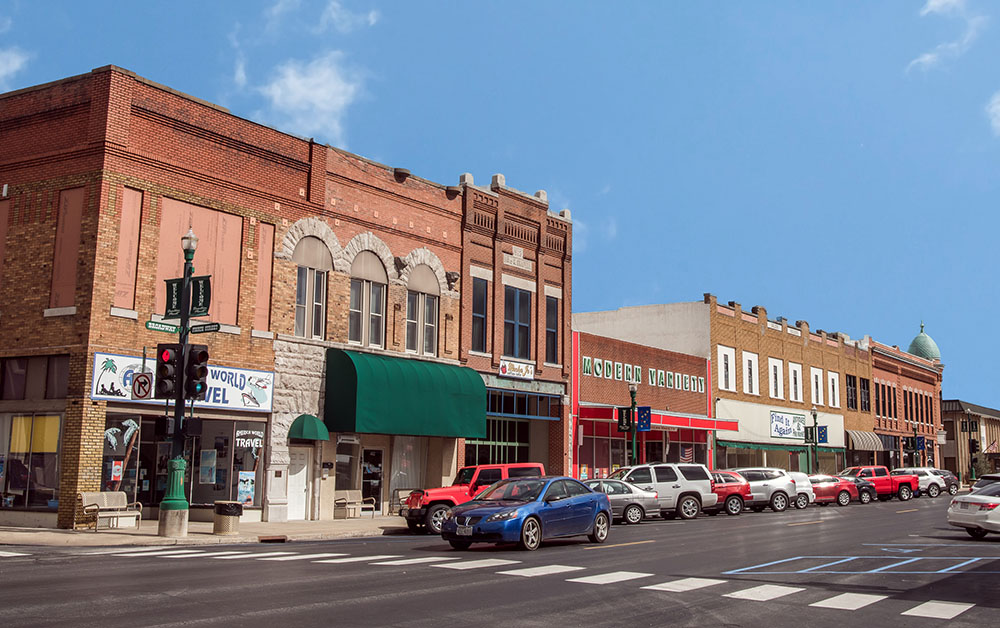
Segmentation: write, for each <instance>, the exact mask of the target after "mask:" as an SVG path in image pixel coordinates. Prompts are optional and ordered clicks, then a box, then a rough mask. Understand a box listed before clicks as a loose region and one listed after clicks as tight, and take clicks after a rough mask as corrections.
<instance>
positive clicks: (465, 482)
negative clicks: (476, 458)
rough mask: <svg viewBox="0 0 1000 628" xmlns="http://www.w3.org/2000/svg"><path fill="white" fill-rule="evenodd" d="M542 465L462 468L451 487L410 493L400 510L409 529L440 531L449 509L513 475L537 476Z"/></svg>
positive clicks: (489, 465)
mask: <svg viewBox="0 0 1000 628" xmlns="http://www.w3.org/2000/svg"><path fill="white" fill-rule="evenodd" d="M543 475H545V467H543V466H542V465H541V463H538V462H521V463H516V464H483V465H476V466H470V467H462V468H461V469H459V470H458V473H457V474H456V475H455V481H454V482H453V483H452V485H451V486H446V487H442V488H427V489H421V490H416V491H413V492H411V493H410V495H409V496H408V497H407V498H406V501H405V502H404V503H403V505H402V506H401V507H400V509H399V516H401V517H403V518H404V519H406V525H407V526H408V527H409V528H410V531H411V532H419V531H425V532H430V533H432V534H441V524H442V523H443V522H444V519H445V513H446V512H447V510H448V509H449V508H452V507H454V506H458V505H459V504H464V503H465V502H467V501H469V500H470V499H472V498H473V497H475V496H476V495H477V494H478V493H480V492H481V491H483V490H484V489H485V488H486V487H488V486H489V485H491V484H493V483H494V482H499V481H500V480H505V479H507V478H514V477H539V476H543Z"/></svg>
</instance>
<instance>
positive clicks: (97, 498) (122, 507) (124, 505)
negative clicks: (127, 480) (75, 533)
mask: <svg viewBox="0 0 1000 628" xmlns="http://www.w3.org/2000/svg"><path fill="white" fill-rule="evenodd" d="M122 519H134V520H135V527H136V529H137V530H138V529H139V522H141V521H142V504H140V503H139V502H132V503H129V501H128V496H127V495H126V494H125V491H102V492H95V493H78V494H77V496H76V508H75V509H74V511H73V529H74V530H76V529H77V527H78V525H80V524H82V525H83V526H84V527H88V528H89V527H90V526H94V532H97V530H98V529H99V528H100V527H101V521H102V520H103V521H107V522H108V523H107V526H106V527H105V529H114V528H118V527H119V524H120V523H121V520H122Z"/></svg>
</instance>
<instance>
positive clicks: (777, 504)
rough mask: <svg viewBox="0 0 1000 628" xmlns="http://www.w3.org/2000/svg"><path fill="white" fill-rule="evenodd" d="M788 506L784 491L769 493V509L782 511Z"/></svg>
mask: <svg viewBox="0 0 1000 628" xmlns="http://www.w3.org/2000/svg"><path fill="white" fill-rule="evenodd" d="M786 508H788V496H787V495H785V494H784V493H775V494H774V495H771V510H773V511H774V512H784V511H785V509H786Z"/></svg>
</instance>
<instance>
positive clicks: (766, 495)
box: [732, 467, 798, 512]
mask: <svg viewBox="0 0 1000 628" xmlns="http://www.w3.org/2000/svg"><path fill="white" fill-rule="evenodd" d="M732 471H735V472H736V473H739V474H740V475H742V476H743V477H745V478H746V479H747V481H748V482H750V502H749V504H748V505H749V507H750V510H752V511H754V512H761V511H762V510H764V508H767V507H770V508H771V510H773V511H774V512H782V511H784V510H785V509H787V508H788V505H789V504H790V503H792V499H793V496H797V495H798V489H797V488H796V486H795V480H793V479H792V476H790V475H788V471H785V470H784V469H774V468H767V467H752V468H741V469H732Z"/></svg>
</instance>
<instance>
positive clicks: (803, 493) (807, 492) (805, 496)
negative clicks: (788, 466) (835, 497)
mask: <svg viewBox="0 0 1000 628" xmlns="http://www.w3.org/2000/svg"><path fill="white" fill-rule="evenodd" d="M788 475H790V476H792V479H793V480H795V493H796V495H795V500H794V501H793V502H792V503H793V504H795V507H796V508H798V509H800V510H801V509H803V508H805V507H806V506H808V505H809V504H811V503H813V502H814V501H816V493H815V491H813V485H812V482H811V481H810V480H809V476H808V475H806V474H805V473H800V472H798V471H789V472H788Z"/></svg>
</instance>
